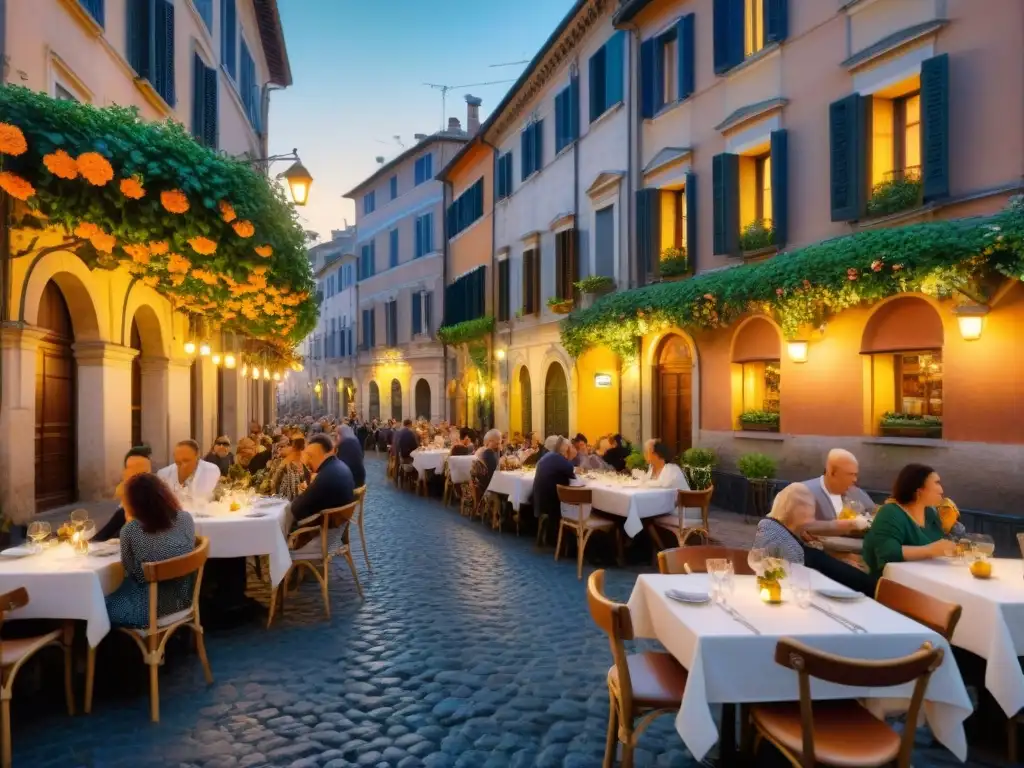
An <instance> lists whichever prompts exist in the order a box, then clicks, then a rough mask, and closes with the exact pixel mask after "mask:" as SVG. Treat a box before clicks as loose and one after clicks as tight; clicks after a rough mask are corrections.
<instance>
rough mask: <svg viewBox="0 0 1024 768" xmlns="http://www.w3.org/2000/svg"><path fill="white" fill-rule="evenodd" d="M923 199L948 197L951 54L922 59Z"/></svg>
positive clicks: (930, 199)
mask: <svg viewBox="0 0 1024 768" xmlns="http://www.w3.org/2000/svg"><path fill="white" fill-rule="evenodd" d="M921 165H922V166H923V167H922V168H921V172H922V174H921V175H922V179H923V182H924V201H925V202H926V203H928V202H931V201H933V200H940V199H942V198H945V197H949V54H948V53H944V54H942V55H941V56H934V57H932V58H930V59H925V60H924V61H923V62H921Z"/></svg>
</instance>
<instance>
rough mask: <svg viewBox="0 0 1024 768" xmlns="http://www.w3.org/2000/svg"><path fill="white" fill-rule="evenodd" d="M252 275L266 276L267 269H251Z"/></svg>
mask: <svg viewBox="0 0 1024 768" xmlns="http://www.w3.org/2000/svg"><path fill="white" fill-rule="evenodd" d="M252 273H253V274H254V275H265V274H267V268H266V267H253V268H252Z"/></svg>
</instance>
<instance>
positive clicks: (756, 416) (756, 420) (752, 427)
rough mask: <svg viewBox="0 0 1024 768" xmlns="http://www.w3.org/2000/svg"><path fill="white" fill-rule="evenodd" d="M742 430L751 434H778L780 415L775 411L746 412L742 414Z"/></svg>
mask: <svg viewBox="0 0 1024 768" xmlns="http://www.w3.org/2000/svg"><path fill="white" fill-rule="evenodd" d="M740 429H743V430H747V431H750V432H778V431H779V414H778V413H776V412H774V411H758V410H750V411H744V412H743V413H741V414H740Z"/></svg>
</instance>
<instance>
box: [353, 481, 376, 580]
mask: <svg viewBox="0 0 1024 768" xmlns="http://www.w3.org/2000/svg"><path fill="white" fill-rule="evenodd" d="M355 495H356V502H357V503H358V504H359V507H358V509H357V511H356V526H357V527H358V528H359V541H360V542H362V545H363V557H365V558H366V570H368V571H369V572H370V573H373V566H372V565H370V552H369V551H368V550H367V549H366V532H365V531H364V530H363V518H364V517H365V516H366V486H365V485H361V486H359V487H358V488H356V491H355Z"/></svg>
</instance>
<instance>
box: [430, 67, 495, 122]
mask: <svg viewBox="0 0 1024 768" xmlns="http://www.w3.org/2000/svg"><path fill="white" fill-rule="evenodd" d="M513 82H515V79H514V78H510V79H508V80H491V81H489V82H486V83H465V84H464V85H439V84H438V83H423V85H425V86H427V87H429V88H433V89H434V90H437V91H440V92H441V130H442V131H443V130H444V129H445V127H446V126H447V123H448V91H454V90H457V89H459V88H477V87H480V86H484V85H502V84H504V83H513Z"/></svg>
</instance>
